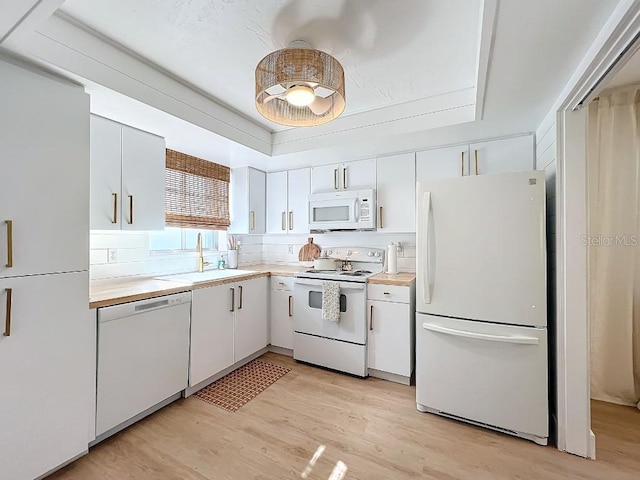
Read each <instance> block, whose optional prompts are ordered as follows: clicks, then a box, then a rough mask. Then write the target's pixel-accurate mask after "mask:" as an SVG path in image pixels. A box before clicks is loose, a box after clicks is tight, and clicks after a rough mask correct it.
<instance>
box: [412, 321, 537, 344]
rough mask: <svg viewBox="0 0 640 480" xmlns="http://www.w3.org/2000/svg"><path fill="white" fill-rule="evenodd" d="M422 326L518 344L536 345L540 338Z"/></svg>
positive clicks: (431, 325) (439, 331)
mask: <svg viewBox="0 0 640 480" xmlns="http://www.w3.org/2000/svg"><path fill="white" fill-rule="evenodd" d="M422 328H424V329H425V330H430V331H432V332H437V333H443V334H445V335H454V336H456V337H465V338H472V339H474V340H485V341H488V342H501V343H517V344H520V345H538V344H539V343H540V340H539V339H538V338H536V337H524V336H520V335H517V336H509V335H489V334H487V333H477V332H468V331H466V330H456V329H453V328H447V327H441V326H440V325H433V324H432V323H423V324H422Z"/></svg>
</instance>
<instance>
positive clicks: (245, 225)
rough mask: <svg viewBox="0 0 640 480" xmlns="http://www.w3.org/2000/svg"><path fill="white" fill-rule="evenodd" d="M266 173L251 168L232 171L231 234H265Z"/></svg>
mask: <svg viewBox="0 0 640 480" xmlns="http://www.w3.org/2000/svg"><path fill="white" fill-rule="evenodd" d="M266 189H267V182H266V173H265V172H263V171H261V170H256V169H255V168H251V167H241V168H234V169H233V170H232V171H231V185H230V192H229V193H230V197H231V198H230V203H231V226H230V227H229V233H239V234H263V233H265V229H266V223H267V222H266V213H267V212H266V208H265V200H266V193H267V192H266Z"/></svg>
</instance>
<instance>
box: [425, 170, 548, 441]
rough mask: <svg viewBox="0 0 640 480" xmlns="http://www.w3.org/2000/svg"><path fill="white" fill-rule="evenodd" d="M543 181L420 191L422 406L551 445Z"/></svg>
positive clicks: (493, 178)
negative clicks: (549, 437)
mask: <svg viewBox="0 0 640 480" xmlns="http://www.w3.org/2000/svg"><path fill="white" fill-rule="evenodd" d="M544 187H545V178H544V172H541V171H536V172H521V173H509V174H500V175H478V176H468V177H460V178H452V179H445V180H433V181H425V182H418V185H417V192H418V194H417V202H418V205H417V207H418V215H417V259H416V260H417V284H416V297H417V298H416V310H417V316H416V402H417V407H418V410H420V411H423V412H432V413H437V414H441V415H445V416H449V417H452V418H455V419H458V420H464V421H467V422H471V423H474V424H478V425H482V426H486V427H489V428H492V429H495V430H499V431H502V432H506V433H510V434H512V435H516V436H519V437H522V438H526V439H529V440H532V441H534V442H536V443H538V444H541V445H546V444H547V438H548V436H549V430H548V397H547V388H548V387H547V381H548V380H547V369H548V367H547V308H546V268H545V265H546V242H545V188H544Z"/></svg>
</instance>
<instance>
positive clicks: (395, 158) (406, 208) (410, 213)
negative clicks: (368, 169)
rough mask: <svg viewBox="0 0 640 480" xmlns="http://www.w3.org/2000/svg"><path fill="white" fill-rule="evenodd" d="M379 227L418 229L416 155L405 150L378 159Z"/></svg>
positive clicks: (386, 228)
mask: <svg viewBox="0 0 640 480" xmlns="http://www.w3.org/2000/svg"><path fill="white" fill-rule="evenodd" d="M376 169H377V178H378V182H377V191H376V193H377V195H378V202H377V203H378V231H379V232H398V233H404V232H415V231H416V158H415V154H414V153H403V154H400V155H392V156H390V157H382V158H378V159H377V167H376Z"/></svg>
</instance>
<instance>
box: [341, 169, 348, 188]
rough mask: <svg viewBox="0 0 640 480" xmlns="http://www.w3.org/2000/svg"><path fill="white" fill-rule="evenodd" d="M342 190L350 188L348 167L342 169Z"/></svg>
mask: <svg viewBox="0 0 640 480" xmlns="http://www.w3.org/2000/svg"><path fill="white" fill-rule="evenodd" d="M342 188H344V189H345V190H346V189H347V188H348V187H347V167H344V168H343V169H342Z"/></svg>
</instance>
